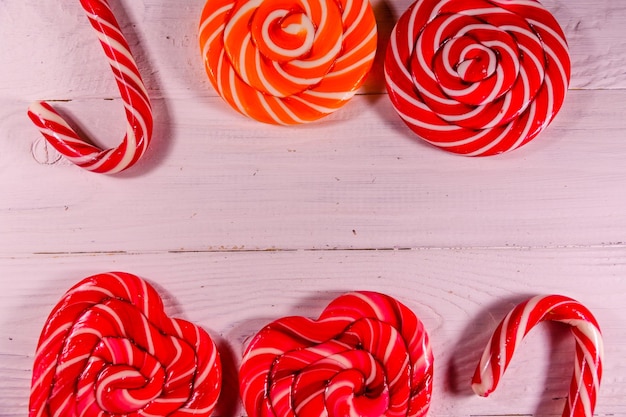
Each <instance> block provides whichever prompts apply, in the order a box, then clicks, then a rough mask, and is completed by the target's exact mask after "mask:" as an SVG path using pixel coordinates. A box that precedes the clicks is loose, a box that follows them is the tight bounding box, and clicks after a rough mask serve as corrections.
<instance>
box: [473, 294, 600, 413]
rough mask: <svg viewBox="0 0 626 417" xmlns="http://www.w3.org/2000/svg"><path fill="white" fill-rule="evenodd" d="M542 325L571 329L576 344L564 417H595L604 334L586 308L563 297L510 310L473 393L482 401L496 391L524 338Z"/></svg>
mask: <svg viewBox="0 0 626 417" xmlns="http://www.w3.org/2000/svg"><path fill="white" fill-rule="evenodd" d="M542 321H557V322H561V323H565V324H568V325H570V326H571V330H572V334H573V335H574V339H575V340H576V360H575V364H574V373H573V376H572V381H571V383H570V389H569V395H568V398H567V401H566V402H565V408H564V410H563V414H562V416H563V417H592V416H593V410H594V408H595V406H596V399H597V396H598V390H599V389H600V380H601V379H602V358H603V356H604V353H603V351H604V349H603V342H602V334H601V333H600V328H599V326H598V322H597V321H596V319H595V317H594V316H593V314H591V312H590V311H589V310H588V309H587V308H586V307H585V306H583V305H582V304H580V303H579V302H578V301H576V300H573V299H571V298H568V297H564V296H562V295H547V296H536V297H533V298H531V299H530V300H527V301H525V302H523V303H521V304H519V305H518V306H516V307H515V308H514V309H513V310H511V312H510V313H509V314H508V315H507V316H506V317H505V318H504V319H503V320H502V322H501V323H500V324H499V325H498V328H497V329H496V330H495V332H494V333H493V336H492V337H491V340H490V341H489V344H488V345H487V347H486V348H485V351H484V353H483V356H482V358H481V359H480V363H479V364H478V366H477V368H476V372H475V374H474V378H473V379H472V389H473V390H474V392H475V393H476V394H478V395H480V396H483V397H486V396H488V395H489V394H490V393H491V392H492V391H493V390H495V389H496V387H497V386H498V382H499V381H500V378H501V377H502V375H503V374H504V371H505V370H506V367H507V366H508V365H509V362H510V361H511V359H512V357H513V353H514V352H515V349H516V348H517V347H518V346H519V344H520V343H521V341H522V339H523V337H524V336H526V334H527V333H528V332H529V331H530V330H531V329H532V328H533V327H535V326H536V325H537V324H538V323H541V322H542Z"/></svg>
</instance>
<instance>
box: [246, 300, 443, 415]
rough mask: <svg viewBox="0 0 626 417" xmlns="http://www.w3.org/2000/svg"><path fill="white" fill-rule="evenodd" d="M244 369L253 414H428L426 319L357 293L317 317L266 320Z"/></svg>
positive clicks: (429, 373) (430, 367)
mask: <svg viewBox="0 0 626 417" xmlns="http://www.w3.org/2000/svg"><path fill="white" fill-rule="evenodd" d="M239 374H240V391H241V396H242V399H243V402H244V405H245V408H246V410H247V412H248V415H249V416H250V417H258V416H268V417H269V416H272V417H273V416H275V417H287V416H294V417H295V416H302V417H316V416H329V417H333V416H337V417H339V416H349V415H358V416H363V417H367V416H372V417H374V416H375V417H380V416H423V415H425V414H426V412H427V411H428V407H429V405H430V397H431V391H432V377H433V356H432V352H431V349H430V343H429V339H428V335H427V333H426V330H425V329H424V326H423V324H422V322H421V321H420V320H419V319H418V318H417V317H416V316H415V314H413V312H411V311H410V310H409V309H408V308H407V307H406V306H404V305H402V304H401V303H399V302H398V301H396V300H395V299H393V298H391V297H389V296H386V295H383V294H378V293H374V292H354V293H349V294H346V295H343V296H341V297H339V298H337V299H335V300H334V301H333V302H331V303H330V304H329V305H328V307H327V308H326V309H325V310H324V311H323V312H322V314H321V316H320V317H319V319H317V320H311V319H308V318H305V317H286V318H282V319H279V320H277V321H275V322H273V323H270V324H269V325H267V326H266V327H264V328H263V329H262V330H261V331H260V332H259V333H257V335H256V336H255V337H254V338H253V340H252V342H251V343H250V345H249V346H248V348H247V349H246V352H245V354H244V358H243V361H242V365H241V369H240V373H239Z"/></svg>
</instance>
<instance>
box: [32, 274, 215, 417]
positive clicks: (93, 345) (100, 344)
mask: <svg viewBox="0 0 626 417" xmlns="http://www.w3.org/2000/svg"><path fill="white" fill-rule="evenodd" d="M220 388H221V365H220V360H219V355H218V352H217V349H216V347H215V344H214V343H213V341H212V340H211V338H210V337H209V335H208V334H207V333H206V332H205V331H204V330H202V329H201V328H199V327H197V326H195V325H193V324H191V323H189V322H187V321H184V320H180V319H171V318H169V317H168V316H167V315H166V314H165V312H164V311H163V303H162V302H161V299H160V298H159V295H158V294H157V292H156V291H155V290H154V288H152V287H151V286H150V285H149V284H148V283H146V282H145V281H143V280H142V279H140V278H138V277H136V276H134V275H131V274H127V273H124V272H110V273H106V274H99V275H94V276H92V277H89V278H86V279H84V280H83V281H81V282H79V283H78V284H76V285H75V286H74V287H72V288H71V289H70V290H69V291H68V292H67V293H66V294H65V295H64V296H63V298H62V299H61V301H59V303H58V304H57V305H56V307H55V308H54V309H53V310H52V313H50V316H49V317H48V321H47V322H46V324H45V326H44V328H43V331H42V333H41V337H40V339H39V346H38V348H37V353H36V355H35V364H34V367H33V381H32V388H31V396H30V417H48V416H63V417H74V416H81V417H82V416H85V417H87V416H121V415H124V416H139V415H141V416H149V415H153V416H166V415H195V416H208V415H210V414H211V412H212V411H213V409H214V407H215V403H216V401H217V398H218V396H219V392H220Z"/></svg>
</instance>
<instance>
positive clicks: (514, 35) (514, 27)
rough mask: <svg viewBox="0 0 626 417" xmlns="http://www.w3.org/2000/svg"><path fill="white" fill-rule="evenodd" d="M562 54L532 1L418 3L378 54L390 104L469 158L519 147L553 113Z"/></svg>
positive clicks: (553, 27) (561, 39) (563, 46)
mask: <svg viewBox="0 0 626 417" xmlns="http://www.w3.org/2000/svg"><path fill="white" fill-rule="evenodd" d="M569 77H570V59H569V53H568V48H567V43H566V40H565V36H564V34H563V31H562V30H561V28H560V27H559V24H558V22H557V21H556V19H555V18H554V17H553V16H552V15H551V14H550V12H548V11H547V10H546V9H545V8H544V7H543V6H542V5H541V4H540V3H539V2H538V1H535V0H418V1H416V2H415V3H413V4H412V5H411V6H410V7H409V9H408V10H407V11H406V12H405V13H404V14H403V15H402V17H401V18H400V20H399V21H398V23H397V24H396V26H395V28H394V30H393V32H392V34H391V39H390V41H389V45H388V47H387V53H386V57H385V79H386V84H387V91H388V92H389V97H390V99H391V102H392V104H393V106H394V108H395V110H396V111H397V113H398V114H399V115H400V117H401V118H402V120H404V122H405V123H406V124H407V125H408V126H409V128H411V129H412V130H413V131H414V132H415V133H416V134H417V135H418V136H419V137H420V138H422V139H424V140H425V141H427V142H429V143H431V144H433V145H435V146H438V147H440V148H442V149H445V150H447V151H450V152H455V153H459V154H463V155H470V156H483V155H493V154H499V153H503V152H507V151H511V150H513V149H516V148H519V147H520V146H522V145H524V144H525V143H527V142H529V141H530V140H531V139H533V138H534V137H535V136H537V135H538V134H539V132H541V131H542V130H543V129H545V128H546V127H547V126H548V124H549V123H550V122H551V121H552V119H553V118H554V116H555V115H556V114H557V112H558V111H559V109H560V108H561V105H562V104H563V99H564V97H565V93H566V91H567V88H568V85H569Z"/></svg>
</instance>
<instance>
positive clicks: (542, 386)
mask: <svg viewBox="0 0 626 417" xmlns="http://www.w3.org/2000/svg"><path fill="white" fill-rule="evenodd" d="M110 2H111V5H112V7H113V9H114V11H115V12H116V16H117V17H118V20H119V21H120V23H121V26H122V30H123V31H124V33H125V34H126V36H127V38H128V40H129V43H130V47H131V49H132V50H133V53H134V55H135V57H136V58H137V61H138V64H139V68H140V71H141V72H142V74H143V75H144V79H145V80H146V83H147V85H148V88H149V91H150V96H151V98H152V99H153V104H154V109H155V122H156V125H155V136H154V142H153V146H152V147H151V148H150V149H149V151H148V154H147V155H146V157H145V158H144V159H143V160H142V161H141V162H140V163H139V165H138V166H137V167H135V168H134V169H132V170H130V171H129V172H127V173H124V174H122V175H118V176H113V177H107V176H101V175H95V174H91V173H88V172H84V171H82V170H80V169H79V168H77V167H75V166H73V165H71V164H69V163H68V162H67V161H65V160H64V159H62V158H60V157H59V155H58V154H57V153H56V152H55V151H54V150H52V149H51V148H50V147H49V146H47V145H46V144H45V142H44V141H43V140H42V138H40V136H39V133H38V132H37V130H36V129H35V128H34V127H33V126H31V124H30V121H29V120H28V118H27V117H26V109H27V107H28V105H29V103H30V102H31V101H32V100H39V99H52V100H56V102H55V103H54V105H55V107H56V108H59V109H60V110H61V111H62V112H63V113H64V114H67V115H69V116H70V117H71V118H72V120H73V121H74V123H75V124H76V126H77V127H78V128H80V129H81V130H82V131H83V132H85V133H86V134H87V135H88V136H89V137H92V138H94V141H95V142H97V143H98V144H100V145H102V146H113V145H116V144H117V143H118V142H119V140H121V138H122V135H123V133H124V132H123V126H124V116H123V109H122V104H121V101H120V99H119V97H117V90H116V88H115V85H114V80H113V78H112V76H111V74H110V70H109V69H108V67H107V64H106V61H105V60H104V58H103V56H102V51H101V50H100V47H99V46H98V44H97V39H96V37H95V34H94V33H93V30H92V29H91V28H90V27H89V25H88V23H87V19H86V17H85V16H84V13H83V11H82V9H81V8H80V5H79V3H78V2H40V1H34V0H22V1H18V0H0V39H2V43H1V44H0V63H1V64H2V65H0V288H1V289H2V291H0V329H1V332H0V417H17V416H20V417H22V416H24V415H26V414H27V403H28V394H29V385H30V372H31V367H32V359H33V358H32V355H33V352H34V349H35V346H36V343H37V338H38V334H39V331H40V330H41V326H42V324H43V322H44V320H45V318H46V316H47V314H48V313H49V311H50V310H51V309H52V307H53V305H54V304H55V303H56V301H57V300H58V299H59V297H60V296H61V295H62V294H63V292H64V291H66V290H67V289H68V288H69V287H70V286H71V285H72V284H73V283H75V282H76V281H78V280H80V279H82V278H84V277H86V276H88V275H91V274H94V273H98V272H104V271H109V270H125V271H128V272H132V273H135V274H137V275H140V276H142V277H143V278H146V279H148V280H150V281H151V282H152V283H153V284H155V285H156V287H157V289H158V290H159V293H160V294H161V295H162V296H163V297H164V300H165V304H166V307H167V310H168V312H169V313H170V314H173V315H178V316H181V317H183V318H185V319H188V320H191V321H194V322H197V323H198V324H200V325H202V326H203V327H204V328H205V329H207V330H208V331H209V332H210V333H211V334H212V335H213V336H214V337H215V338H216V340H217V341H218V342H219V345H220V349H221V352H222V355H223V357H224V360H225V364H226V367H227V369H228V370H229V372H227V377H226V378H227V379H226V381H225V384H226V387H227V389H226V391H227V392H230V395H228V394H227V395H226V397H225V398H224V399H223V400H222V403H221V405H220V408H219V410H218V413H216V415H219V416H221V417H235V416H243V415H244V414H243V411H242V410H241V408H240V406H239V402H238V400H237V398H236V396H233V392H235V384H236V382H235V380H234V378H235V375H236V368H237V364H238V362H239V359H240V357H241V352H242V348H243V346H244V345H245V342H246V341H247V340H248V338H249V337H251V336H252V335H253V334H254V332H255V331H257V330H258V329H260V327H261V326H262V325H264V324H265V323H267V322H268V321H270V320H273V319H275V318H278V317H280V316H283V315H289V314H298V315H305V316H310V317H315V316H317V315H318V314H319V312H320V311H321V309H322V308H323V307H324V306H325V305H326V304H327V303H328V302H329V301H330V300H331V299H332V298H334V297H335V296H336V295H338V294H340V293H342V292H345V291H350V290H355V289H371V290H378V291H382V292H385V293H387V294H389V295H392V296H395V297H398V298H399V299H400V300H401V301H403V302H404V303H405V304H407V305H408V306H409V307H411V308H412V309H413V310H414V311H415V312H416V313H417V314H418V316H419V317H420V318H421V319H422V320H423V321H424V322H425V324H426V326H427V328H428V329H429V331H430V333H431V337H432V340H433V343H434V349H435V355H436V361H437V362H436V383H435V397H434V399H433V401H434V402H433V406H432V411H431V414H430V415H432V416H444V417H448V416H449V417H453V416H454V417H457V416H483V415H491V416H493V415H520V414H524V415H537V416H539V415H555V416H556V415H560V412H561V408H562V401H563V396H564V394H565V392H566V389H567V384H568V381H569V377H570V373H571V370H572V365H573V343H571V340H570V337H569V334H568V333H567V331H566V329H564V328H562V327H559V326H541V327H540V328H538V329H536V331H534V332H533V333H532V334H531V335H530V336H529V339H528V340H527V341H526V342H525V345H524V347H523V349H521V350H520V352H519V354H518V355H517V356H516V358H515V359H514V360H513V363H512V364H511V367H510V369H509V370H508V371H507V375H506V377H505V379H504V381H503V385H502V386H501V387H500V388H499V389H498V392H497V393H495V394H494V395H493V396H492V397H490V398H489V399H480V398H475V397H472V396H471V395H470V392H469V384H468V381H469V378H470V376H471V374H472V372H473V367H474V366H475V363H476V362H477V360H478V355H479V354H480V351H481V350H482V348H483V345H484V344H485V343H486V341H487V339H488V337H489V335H490V332H491V331H492V330H493V329H494V327H495V325H496V324H497V322H498V321H499V320H500V319H501V318H502V317H503V316H504V315H505V314H506V312H507V311H508V310H509V308H511V307H512V306H513V304H514V303H516V302H518V301H521V300H522V299H524V298H525V297H527V296H530V295H534V294H538V293H552V292H554V293H563V294H565V295H569V296H572V297H574V298H577V299H579V300H580V301H581V302H583V303H584V304H585V305H587V306H588V307H589V308H590V309H591V310H592V311H593V312H594V313H595V314H596V315H597V317H598V320H599V322H600V324H601V326H602V329H603V331H604V335H605V338H606V340H605V342H606V357H607V366H606V368H605V369H606V371H605V372H606V373H605V378H604V380H603V386H602V389H601V393H600V399H599V403H598V407H597V409H596V414H597V415H599V416H613V415H615V416H617V415H626V406H625V405H624V398H625V397H626V385H624V377H623V375H624V374H625V373H626V362H625V361H624V360H623V358H624V357H626V310H624V307H623V306H624V301H625V299H626V298H625V294H626V278H625V277H626V210H625V207H626V194H625V193H624V190H626V164H625V163H624V161H626V147H625V146H624V145H623V142H624V137H625V136H626V95H625V94H624V90H625V89H626V40H625V38H624V27H626V7H625V6H624V5H623V4H622V2H619V1H609V0H600V1H588V0H570V1H561V0H550V1H546V2H544V4H545V5H546V6H547V7H548V8H549V9H550V10H551V11H552V12H553V13H554V14H555V16H556V17H557V19H558V20H559V22H560V23H561V25H562V27H563V29H564V31H565V33H566V36H567V39H568V42H569V45H570V52H571V57H572V65H573V71H572V83H571V89H570V91H569V93H568V96H567V97H566V101H565V104H564V107H563V109H562V111H561V113H560V114H559V115H558V116H557V118H556V119H555V121H554V123H553V124H552V125H551V126H550V127H549V128H548V129H547V130H546V131H545V132H544V133H543V134H542V135H541V136H540V137H539V138H537V139H536V140H534V141H533V142H531V143H530V144H529V145H527V146H525V147H524V148H522V149H520V150H518V151H515V152H513V153H511V154H508V155H503V156H498V157H491V158H482V159H471V158H463V157H458V156H453V155H449V154H446V153H444V152H441V151H439V150H437V149H434V148H432V147H429V146H427V145H425V144H423V143H421V142H420V141H419V140H418V139H416V138H415V137H414V136H413V135H412V134H411V133H410V132H409V131H408V129H407V128H406V127H405V126H404V124H403V123H402V122H401V121H400V119H399V118H398V117H397V116H396V114H395V113H394V111H393V109H392V107H391V104H390V103H389V100H388V97H387V96H386V94H385V92H384V84H383V80H382V72H381V67H380V64H381V61H380V57H379V58H378V60H377V64H376V65H375V68H374V70H373V72H372V74H371V76H370V78H369V79H368V82H367V83H366V84H365V86H364V87H363V88H362V90H361V91H360V94H359V95H357V97H355V99H353V100H352V101H351V102H350V103H349V104H348V105H347V106H346V107H345V108H343V109H342V110H340V111H338V112H337V113H335V114H333V115H331V116H329V117H328V118H326V119H324V120H322V121H320V122H319V123H315V124H311V125H307V126H300V127H293V128H280V127H274V126H267V125H260V124H258V123H255V122H253V121H250V120H247V119H245V118H243V117H241V116H239V115H238V114H236V113H235V112H234V111H233V110H231V109H230V108H228V107H227V105H225V104H224V103H223V101H222V100H221V99H220V98H219V97H217V95H216V94H215V92H214V91H213V90H212V89H211V88H210V86H209V83H208V80H207V78H206V76H205V75H204V69H203V67H202V62H201V58H200V55H199V50H198V46H197V40H196V28H197V24H198V19H199V15H200V11H201V9H202V7H203V5H204V1H203V0H193V1H187V2H175V1H167V2H166V1H162V0H161V1H157V0H144V1H132V2H131V1H118V0H111V1H110ZM183 3H184V4H183ZM409 3H410V1H409V0H401V1H397V2H396V1H394V2H391V1H382V0H375V1H373V2H372V4H373V7H374V9H375V13H376V16H377V20H378V23H379V33H380V39H381V40H380V45H381V50H382V47H384V45H385V42H386V39H387V38H388V36H389V32H390V31H391V28H392V26H393V24H394V22H395V21H396V19H397V18H398V16H399V15H400V14H401V13H402V12H403V11H404V10H405V9H406V7H407V6H408V5H409ZM512 399H515V401H511V400H512Z"/></svg>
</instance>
